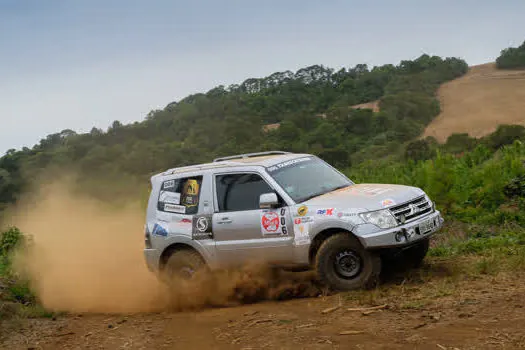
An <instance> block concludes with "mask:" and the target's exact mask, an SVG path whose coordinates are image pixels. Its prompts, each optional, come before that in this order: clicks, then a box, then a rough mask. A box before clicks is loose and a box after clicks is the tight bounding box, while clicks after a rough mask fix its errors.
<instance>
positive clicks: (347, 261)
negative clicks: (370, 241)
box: [315, 233, 381, 290]
mask: <svg viewBox="0 0 525 350" xmlns="http://www.w3.org/2000/svg"><path fill="white" fill-rule="evenodd" d="M315 265H316V266H315V268H316V271H317V274H318V276H319V279H320V280H321V282H323V283H324V284H326V285H328V286H329V287H331V288H333V289H336V290H353V289H358V288H370V287H373V286H375V285H376V283H377V281H378V278H379V274H380V272H381V258H380V257H379V255H377V254H375V253H373V252H370V251H367V250H366V249H364V248H363V246H362V245H361V243H360V242H359V240H358V239H357V238H355V237H354V236H352V235H351V234H349V233H339V234H335V235H333V236H331V237H329V238H327V239H326V240H325V241H324V242H323V243H322V244H321V247H320V248H319V251H318V252H317V255H316V262H315Z"/></svg>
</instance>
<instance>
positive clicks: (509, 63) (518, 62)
mask: <svg viewBox="0 0 525 350" xmlns="http://www.w3.org/2000/svg"><path fill="white" fill-rule="evenodd" d="M496 66H497V67H498V68H499V69H513V68H525V41H524V42H523V44H521V46H519V47H509V48H507V49H505V50H502V51H501V54H500V56H499V57H498V58H497V59H496Z"/></svg>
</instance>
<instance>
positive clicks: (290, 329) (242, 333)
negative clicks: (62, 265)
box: [3, 276, 525, 350]
mask: <svg viewBox="0 0 525 350" xmlns="http://www.w3.org/2000/svg"><path fill="white" fill-rule="evenodd" d="M435 280H436V281H434V280H433V281H432V282H430V283H414V281H412V282H410V283H408V284H407V285H406V286H404V287H403V286H402V287H399V283H397V284H394V282H390V283H391V288H396V289H397V290H398V291H401V294H398V295H395V296H394V295H389V294H388V295H387V296H381V295H379V294H378V292H376V291H366V292H365V291H363V292H357V293H349V294H338V295H332V296H329V297H317V298H306V299H296V300H291V301H285V302H262V303H257V304H251V305H243V306H237V307H231V308H221V309H219V308H215V309H205V310H201V311H196V312H183V313H149V314H128V315H102V314H91V315H90V314H84V315H76V316H75V315H72V316H63V317H58V319H56V320H49V319H39V320H30V321H27V322H28V323H26V324H25V326H23V327H22V329H20V328H18V329H17V330H16V331H10V335H9V336H8V338H7V340H6V341H5V343H4V344H3V348H5V349H28V348H33V349H78V348H83V349H84V348H86V349H87V348H90V349H153V348H155V349H169V348H184V349H206V348H208V349H211V348H213V349H260V348H280V349H291V348H293V349H329V348H354V349H438V350H439V349H517V348H525V312H524V311H525V310H524V307H525V279H524V278H523V277H520V278H519V279H516V278H509V277H504V276H499V277H492V276H483V277H479V278H475V279H470V280H468V281H462V282H459V283H458V284H453V285H451V286H447V285H446V284H443V283H442V282H443V281H444V280H441V279H440V278H437V279H435ZM452 286H454V287H452ZM399 288H401V289H399ZM385 291H386V292H387V293H388V290H387V289H383V292H385ZM403 294H406V295H407V297H406V299H404V298H403V296H402V295H403ZM383 303H386V304H387V305H388V306H387V308H385V309H383V310H379V311H375V312H373V313H370V314H368V315H365V314H363V312H361V311H349V310H348V308H356V307H359V308H361V307H366V306H371V305H378V304H383ZM338 305H341V307H340V308H339V309H337V310H335V311H332V312H326V313H323V311H326V310H327V309H329V308H332V307H334V306H338ZM344 332H347V333H349V334H342V333H344Z"/></svg>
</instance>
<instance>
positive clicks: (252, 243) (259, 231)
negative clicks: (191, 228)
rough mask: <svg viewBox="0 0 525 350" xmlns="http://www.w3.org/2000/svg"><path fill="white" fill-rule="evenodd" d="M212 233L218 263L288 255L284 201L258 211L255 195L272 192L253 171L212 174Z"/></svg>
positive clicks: (281, 258) (289, 239)
mask: <svg viewBox="0 0 525 350" xmlns="http://www.w3.org/2000/svg"><path fill="white" fill-rule="evenodd" d="M214 180H215V186H214V191H215V213H214V214H213V218H212V222H213V235H214V238H215V244H216V252H217V255H218V256H219V259H220V260H221V261H222V262H225V263H228V264H232V263H233V264H238V263H243V262H247V261H258V262H260V261H264V262H267V263H268V262H269V263H280V262H289V261H290V260H291V258H292V242H293V236H292V235H293V233H292V230H293V224H292V223H291V215H290V212H289V209H288V208H287V206H286V203H285V202H284V201H283V200H281V203H282V205H281V206H280V207H279V208H274V209H269V210H262V209H260V208H259V197H260V195H261V194H263V193H269V192H276V191H275V190H274V189H273V188H272V187H271V186H270V185H269V184H268V183H267V181H266V180H265V179H264V178H263V177H262V176H261V175H260V174H259V173H256V172H235V173H220V174H216V175H215V179H214Z"/></svg>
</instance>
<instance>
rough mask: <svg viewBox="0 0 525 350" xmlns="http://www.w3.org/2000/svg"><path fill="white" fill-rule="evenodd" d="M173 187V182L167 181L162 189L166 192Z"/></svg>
mask: <svg viewBox="0 0 525 350" xmlns="http://www.w3.org/2000/svg"><path fill="white" fill-rule="evenodd" d="M174 187H175V180H168V181H166V182H164V186H163V187H162V188H163V189H165V190H167V189H170V188H174Z"/></svg>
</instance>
